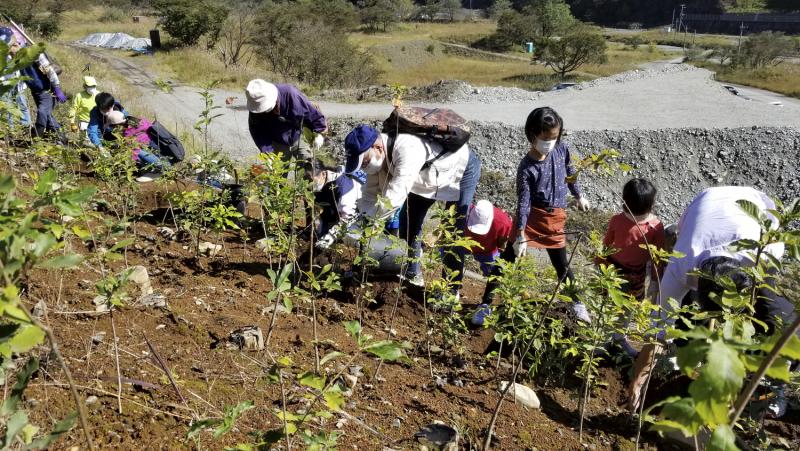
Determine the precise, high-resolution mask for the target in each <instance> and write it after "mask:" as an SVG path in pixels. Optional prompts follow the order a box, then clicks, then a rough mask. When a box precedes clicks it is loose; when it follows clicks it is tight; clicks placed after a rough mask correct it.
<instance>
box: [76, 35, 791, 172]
mask: <svg viewBox="0 0 800 451" xmlns="http://www.w3.org/2000/svg"><path fill="white" fill-rule="evenodd" d="M82 51H85V52H87V53H89V54H90V55H92V56H93V57H95V58H99V59H102V60H105V61H107V62H108V64H110V65H111V66H112V67H114V68H115V69H116V70H118V71H119V72H120V73H121V74H123V75H124V76H125V77H126V78H128V79H129V80H130V81H131V82H132V83H133V84H134V85H136V86H138V87H139V88H140V89H141V90H142V98H141V99H140V100H141V101H143V103H144V104H145V105H147V106H148V107H149V108H150V109H151V110H152V111H154V112H155V115H156V117H157V118H158V120H160V121H162V122H163V123H165V124H167V125H170V126H172V127H175V128H176V129H177V130H178V131H179V133H180V132H181V131H186V130H191V128H192V126H193V124H194V123H195V122H196V120H197V117H198V114H199V113H200V111H201V110H202V109H203V102H202V99H201V97H200V96H199V95H198V91H199V89H198V88H195V87H187V86H176V87H175V88H174V90H173V91H172V92H170V93H167V92H164V91H162V90H161V89H159V88H158V87H157V86H156V85H155V83H154V79H153V77H151V76H150V75H149V74H148V73H147V72H146V71H145V70H142V68H141V67H139V66H138V65H136V64H135V60H132V59H130V58H123V57H118V56H116V55H112V54H109V53H108V52H105V51H102V50H98V49H94V48H82ZM667 69H669V68H666V69H663V70H661V71H659V70H656V71H651V72H652V73H650V72H648V73H643V74H641V76H637V75H636V74H635V73H634V74H632V75H625V74H623V75H621V76H617V77H611V78H609V79H599V80H596V81H593V82H590V83H589V85H588V86H587V87H584V88H583V89H567V90H562V91H557V92H543V93H541V94H540V95H539V101H537V102H530V101H527V102H505V103H486V102H465V103H456V104H447V105H445V104H429V105H431V106H447V107H449V108H452V109H454V110H456V111H457V112H458V113H459V114H461V115H463V116H464V117H466V118H467V119H470V120H479V121H490V122H501V123H504V124H509V125H517V126H519V125H523V124H524V121H525V118H526V117H527V115H528V113H529V112H530V110H531V109H532V108H534V107H536V106H542V105H549V106H551V107H553V108H555V109H557V110H558V111H559V112H560V113H561V114H562V116H564V118H565V121H566V123H567V126H568V127H569V128H570V129H572V130H605V129H608V130H628V129H664V128H687V127H703V128H734V127H748V126H772V127H780V126H787V127H797V126H798V118H800V101H797V100H796V99H791V98H787V97H785V96H782V95H779V94H774V93H768V92H761V93H759V94H760V95H759V96H757V98H753V100H747V99H745V98H742V97H737V96H734V95H732V94H730V93H729V92H728V91H727V90H725V89H724V88H723V87H722V84H720V83H718V82H716V81H714V80H713V78H712V73H711V72H709V71H707V70H704V69H694V68H685V70H683V69H682V68H672V69H673V70H667ZM674 69H681V70H674ZM231 98H232V103H231V104H230V105H226V99H231ZM214 99H215V102H216V103H217V105H221V106H223V110H221V111H222V116H220V117H219V118H217V119H215V121H214V124H213V126H212V132H211V136H210V140H211V141H212V143H213V144H214V145H216V146H218V147H219V148H221V149H222V150H224V151H225V152H226V153H228V154H229V155H230V156H231V157H232V158H234V159H238V160H244V159H247V158H251V157H252V156H253V155H254V154H255V149H254V148H253V145H252V142H251V140H250V134H249V131H248V129H247V110H246V107H245V102H244V95H243V93H242V92H235V91H229V90H222V89H218V90H215V91H214ZM122 100H123V103H124V101H125V99H122ZM774 101H779V102H781V103H782V105H783V106H775V105H771V104H770V102H774ZM319 105H320V108H321V109H322V110H323V112H324V113H325V115H326V116H328V117H331V118H335V117H353V118H360V119H373V118H383V117H386V116H388V114H389V112H390V111H391V106H390V105H389V104H377V103H364V104H347V103H331V102H319Z"/></svg>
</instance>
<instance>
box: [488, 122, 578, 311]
mask: <svg viewBox="0 0 800 451" xmlns="http://www.w3.org/2000/svg"><path fill="white" fill-rule="evenodd" d="M563 132H564V120H563V119H562V118H561V116H559V115H558V113H556V111H555V110H553V109H552V108H550V107H542V108H536V109H535V110H533V111H532V112H531V113H530V114H529V115H528V119H527V120H526V122H525V137H526V138H527V139H528V142H529V143H530V150H529V151H528V153H527V154H526V155H525V156H524V157H522V161H521V162H520V164H519V168H518V169H517V196H518V197H517V215H516V218H515V223H514V229H513V230H512V237H513V242H512V243H509V245H508V246H506V249H505V250H504V251H503V253H502V254H501V256H500V257H501V258H502V259H503V260H506V261H508V262H513V261H515V260H516V259H517V258H519V257H522V256H524V255H525V253H526V251H527V248H528V247H529V246H530V247H534V248H539V249H546V250H547V255H548V256H549V257H550V262H551V263H552V264H553V267H554V268H555V270H556V274H557V276H558V278H559V280H565V281H569V282H572V281H573V280H574V276H573V275H572V270H571V269H570V268H569V267H568V259H567V248H566V246H567V241H566V235H565V232H564V225H565V224H566V221H567V210H566V208H567V191H569V192H571V193H572V196H573V197H575V199H576V202H577V206H578V208H579V209H581V210H583V211H586V210H588V209H589V201H588V200H586V198H585V197H583V196H582V194H581V189H580V186H578V184H577V183H575V182H567V178H568V177H569V176H572V175H573V174H575V168H574V167H573V166H572V152H571V150H570V146H569V144H567V143H566V142H565V141H564V140H563V139H562V135H563ZM573 309H574V311H575V314H576V316H577V317H578V319H580V320H582V321H585V322H590V321H591V319H590V317H589V314H588V312H587V311H586V306H584V305H583V304H582V303H580V302H576V303H575V304H574V306H573Z"/></svg>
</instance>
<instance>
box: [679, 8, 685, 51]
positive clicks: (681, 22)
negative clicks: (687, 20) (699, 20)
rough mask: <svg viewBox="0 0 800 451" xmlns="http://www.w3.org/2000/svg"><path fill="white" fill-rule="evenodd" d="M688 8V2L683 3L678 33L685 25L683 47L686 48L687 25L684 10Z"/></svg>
mask: <svg viewBox="0 0 800 451" xmlns="http://www.w3.org/2000/svg"><path fill="white" fill-rule="evenodd" d="M685 9H686V4H685V3H681V15H680V17H678V33H680V32H681V27H683V31H684V33H683V49H684V50H686V25H684V24H683V12H684V10H685Z"/></svg>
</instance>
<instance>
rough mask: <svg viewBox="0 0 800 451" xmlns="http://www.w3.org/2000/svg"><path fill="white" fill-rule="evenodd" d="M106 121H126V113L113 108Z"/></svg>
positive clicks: (115, 123) (119, 122) (111, 122)
mask: <svg viewBox="0 0 800 451" xmlns="http://www.w3.org/2000/svg"><path fill="white" fill-rule="evenodd" d="M106 121H107V122H108V123H109V124H111V125H119V124H122V123H124V122H125V115H124V114H122V111H117V110H112V111H110V112H109V113H108V116H106Z"/></svg>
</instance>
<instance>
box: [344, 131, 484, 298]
mask: <svg viewBox="0 0 800 451" xmlns="http://www.w3.org/2000/svg"><path fill="white" fill-rule="evenodd" d="M388 142H389V135H387V134H383V133H379V132H378V131H377V130H376V129H375V128H373V127H371V126H369V125H359V126H357V127H356V128H354V129H353V130H352V131H351V132H350V133H349V134H348V135H347V137H346V138H345V151H346V155H347V162H346V164H345V171H346V172H348V173H352V172H354V171H356V170H358V169H361V170H363V171H364V172H365V173H366V174H367V183H366V184H365V185H364V189H363V196H362V197H361V200H360V201H359V211H361V212H362V213H364V214H365V215H366V216H370V217H375V218H386V219H387V220H388V219H391V218H393V217H394V216H395V213H396V211H397V210H398V209H400V208H401V207H402V208H403V209H404V210H403V212H402V213H401V214H400V237H401V238H403V239H405V240H406V243H407V244H408V253H409V257H410V259H411V263H409V265H408V268H407V271H406V274H401V277H402V278H403V279H404V280H406V281H408V282H409V283H410V284H412V285H415V286H418V287H421V286H423V285H424V281H423V279H422V271H421V267H420V263H419V262H420V257H421V255H422V243H421V241H420V239H419V237H420V235H421V233H422V224H423V223H424V221H425V215H426V214H427V213H428V209H430V207H431V206H432V205H433V204H434V203H435V202H436V201H444V202H446V203H447V206H448V207H449V206H451V205H455V206H456V212H457V214H458V218H457V220H456V230H463V229H464V225H465V223H466V216H467V211H468V209H469V207H470V205H472V199H473V197H474V196H475V189H476V188H477V186H478V180H479V179H480V174H481V161H480V159H478V156H477V155H476V154H475V152H473V151H472V150H471V149H470V148H469V146H468V145H467V144H464V145H463V146H461V147H460V148H459V149H458V150H456V151H454V152H449V153H448V152H445V150H444V148H443V147H442V146H441V145H440V144H439V143H437V142H435V141H433V140H427V139H424V138H421V137H419V136H416V135H412V134H406V133H400V134H398V135H397V136H396V137H394V139H393V141H392V145H391V146H389V147H387V143H388ZM379 196H380V197H383V198H386V199H387V202H388V205H379V203H378V197H379ZM464 253H465V251H464V250H463V249H460V250H458V252H457V255H452V253H448V254H447V255H446V256H445V262H444V263H445V266H446V267H447V268H448V269H449V270H450V271H456V272H457V275H456V277H455V279H454V287H453V291H454V294H455V296H456V298H457V299H458V298H460V296H459V289H460V285H461V278H462V277H463V272H464Z"/></svg>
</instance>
